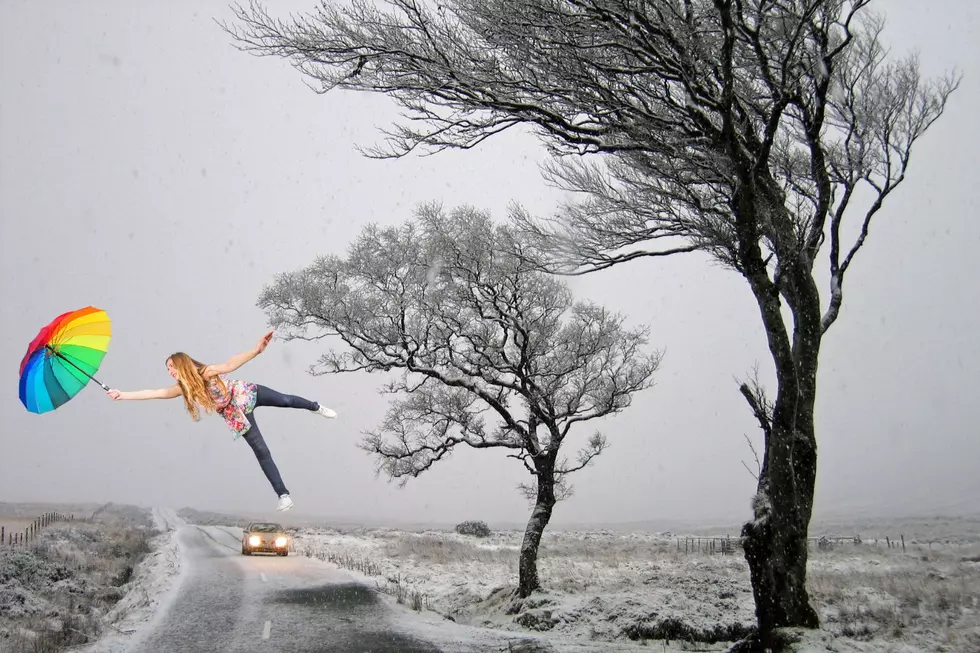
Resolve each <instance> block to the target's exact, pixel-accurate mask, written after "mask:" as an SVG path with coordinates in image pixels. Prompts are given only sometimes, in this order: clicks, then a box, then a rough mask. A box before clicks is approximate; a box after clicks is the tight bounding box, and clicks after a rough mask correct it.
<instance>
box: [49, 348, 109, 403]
mask: <svg viewBox="0 0 980 653" xmlns="http://www.w3.org/2000/svg"><path fill="white" fill-rule="evenodd" d="M44 347H45V348H46V349H50V350H51V351H52V352H54V355H55V356H57V357H58V358H60V359H61V360H63V361H65V362H67V363H68V364H69V365H71V366H72V367H74V368H75V369H76V370H78V371H79V372H81V373H82V374H84V375H85V376H87V377H88V378H90V379H92V380H93V381H95V382H96V383H98V384H99V385H100V386H102V389H103V390H105V391H106V392H108V391H109V386H107V385H106V384H105V383H102V381H99V380H98V379H97V378H95V377H94V376H92V375H91V374H89V373H88V372H86V371H85V370H83V369H82V368H80V367H79V366H78V365H75V364H74V363H73V362H71V361H70V360H69V359H68V358H67V357H66V356H64V355H62V353H61V352H60V351H58V350H56V349H55V348H54V347H52V346H51V345H44Z"/></svg>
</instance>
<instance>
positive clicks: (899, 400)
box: [0, 0, 980, 523]
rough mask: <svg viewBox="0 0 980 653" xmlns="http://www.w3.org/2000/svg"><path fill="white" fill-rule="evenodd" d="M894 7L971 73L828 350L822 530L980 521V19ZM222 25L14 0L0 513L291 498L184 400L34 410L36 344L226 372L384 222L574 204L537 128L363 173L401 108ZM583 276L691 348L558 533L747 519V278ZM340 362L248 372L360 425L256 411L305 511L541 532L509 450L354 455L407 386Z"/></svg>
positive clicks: (918, 165) (945, 58)
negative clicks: (405, 473)
mask: <svg viewBox="0 0 980 653" xmlns="http://www.w3.org/2000/svg"><path fill="white" fill-rule="evenodd" d="M875 4H876V5H877V7H878V9H880V10H886V11H887V12H888V13H887V15H888V21H889V22H888V26H887V28H886V32H885V38H886V39H887V41H888V42H889V43H890V44H891V45H892V46H893V48H894V49H895V52H896V53H902V52H905V51H907V50H909V49H917V50H918V51H919V52H920V55H921V58H922V66H923V70H924V71H925V73H926V74H929V75H931V74H934V73H937V72H941V71H943V70H945V69H948V68H950V67H953V66H956V67H958V68H959V69H960V70H962V71H963V72H964V73H965V78H964V80H963V84H962V86H961V88H960V89H959V91H957V92H956V93H955V94H954V96H953V98H952V101H951V104H950V106H949V108H948V110H947V112H946V114H945V115H944V116H943V117H942V119H941V120H940V121H939V123H938V124H937V125H935V126H934V127H933V129H932V130H931V131H930V132H929V133H928V134H927V135H926V137H925V138H924V140H923V141H921V142H920V143H919V144H918V146H917V147H916V148H915V151H914V155H913V157H914V159H913V163H912V166H911V170H910V173H909V178H908V180H907V182H906V183H905V184H904V185H903V186H902V187H901V189H900V190H898V191H897V192H896V194H895V195H894V196H893V197H891V198H890V200H889V201H888V203H887V205H886V207H885V209H884V211H883V213H882V214H880V216H879V217H878V218H877V219H876V221H875V222H874V224H873V228H872V233H871V236H870V239H869V241H868V244H867V246H866V247H865V249H864V250H863V252H862V254H861V255H860V256H859V259H858V261H857V262H856V264H855V265H854V266H853V267H852V270H851V272H850V275H849V278H848V286H847V296H846V300H845V306H844V309H843V312H842V316H841V319H840V320H839V321H838V323H837V324H836V325H835V326H834V328H833V330H832V331H831V332H830V334H829V336H828V337H827V339H826V340H825V345H824V351H823V354H822V359H821V371H820V383H821V385H820V390H819V402H818V417H817V423H818V437H819V446H820V462H819V474H818V485H817V500H816V513H817V515H818V516H820V515H831V514H834V515H875V514H882V515H885V514H887V515H906V514H930V513H933V512H943V513H962V512H966V511H971V510H975V508H974V506H975V502H976V498H977V497H978V496H980V474H977V472H976V470H977V461H978V460H980V437H978V431H977V426H976V425H977V419H976V413H975V407H976V398H975V394H976V391H975V380H976V374H977V371H978V365H977V362H978V356H977V354H978V346H977V342H978V337H977V335H978V330H977V322H978V320H977V317H978V307H977V300H978V294H977V290H976V288H977V285H976V282H975V279H976V277H977V275H978V274H980V257H978V256H977V252H978V251H980V220H978V219H977V208H978V203H977V183H976V171H977V170H978V169H980V160H978V157H980V154H978V153H980V134H978V128H977V116H978V115H980V65H978V62H980V56H978V55H980V52H978V49H980V48H978V45H977V43H978V42H980V38H978V37H980V4H978V3H976V2H974V1H973V0H934V1H933V2H929V3H923V2H919V1H917V0H891V1H890V2H877V3H875ZM271 5H272V10H273V12H274V13H277V14H285V13H286V12H288V11H303V10H307V9H312V8H314V7H315V2H314V0H288V1H280V0H277V1H276V2H274V3H271ZM214 17H219V18H221V17H224V18H229V17H231V12H230V10H229V9H228V6H227V4H226V3H225V2H213V1H208V2H203V1H199V0H194V1H193V2H191V1H190V0H183V1H181V2H167V3H163V2H150V1H149V0H126V1H125V2H123V1H121V0H116V1H112V2H109V1H104V0H103V1H100V2H87V3H77V2H67V1H65V0H59V1H55V0H50V1H48V2H29V1H26V0H0V216H2V232H0V297H2V303H0V310H2V318H3V321H2V324H3V330H2V332H3V334H4V338H3V340H2V342H0V369H2V370H5V372H4V375H3V379H5V380H4V382H3V385H2V390H0V413H2V414H3V420H2V422H0V500H3V501H27V500H38V501H63V500H70V499H78V500H83V501H116V502H133V503H140V504H164V505H170V506H174V507H181V506H193V507H197V508H202V509H208V508H222V509H234V510H241V511H268V510H270V509H271V508H272V507H273V506H274V503H275V495H274V493H273V492H272V490H271V488H270V487H269V485H268V484H267V482H266V480H265V478H264V477H263V476H262V473H261V471H260V470H259V467H258V465H257V463H256V461H255V459H254V457H253V455H252V452H251V451H250V450H249V448H248V446H247V445H246V444H245V443H244V442H243V441H233V440H232V434H231V432H230V431H229V430H228V429H227V428H226V427H225V425H224V424H223V423H222V421H221V420H220V419H219V418H217V417H214V416H207V417H205V419H204V420H203V421H201V422H199V423H194V422H192V421H191V420H190V419H189V418H188V416H187V414H186V413H185V412H184V409H183V406H182V402H181V401H180V400H179V399H178V400H173V401H151V402H118V403H114V402H112V401H110V400H109V399H108V398H107V397H106V395H105V393H104V392H102V390H101V389H99V388H98V386H95V385H90V386H89V387H88V388H86V389H85V390H84V391H83V392H82V393H81V394H80V395H79V396H77V397H76V398H75V399H73V400H72V401H71V402H69V403H68V404H67V405H66V406H64V407H62V408H61V409H59V410H57V411H55V412H53V413H48V414H44V415H40V416H38V415H34V414H30V413H28V412H27V411H26V410H25V409H24V407H23V406H22V405H21V404H20V402H19V400H18V398H17V385H18V377H17V369H18V365H19V363H20V360H21V357H22V356H23V355H24V352H25V348H26V346H27V344H28V343H29V342H30V340H31V339H32V338H33V337H34V336H35V334H36V333H37V330H38V329H39V328H40V327H41V326H43V325H44V324H46V323H47V322H48V321H49V320H51V319H52V318H54V317H55V316H56V315H58V314H59V313H62V312H64V311H66V310H70V309H75V308H80V307H83V306H86V305H88V304H93V305H95V306H98V307H101V308H104V309H106V310H107V311H108V312H109V315H110V316H111V317H112V319H113V324H114V336H113V340H112V343H111V345H110V350H109V354H108V356H107V357H106V359H105V361H104V363H103V365H102V369H101V372H100V375H99V378H100V379H101V380H103V381H105V382H106V383H108V384H109V385H110V386H112V387H118V388H120V389H123V390H136V389H140V388H155V387H163V386H165V385H167V384H168V383H169V382H170V378H169V377H168V376H167V373H166V370H165V367H164V361H165V359H166V357H167V355H168V354H170V353H171V352H173V351H175V350H185V351H188V352H190V353H191V354H192V355H194V356H196V357H198V358H201V359H204V360H207V361H219V360H223V359H225V358H227V357H228V356H230V355H232V354H234V353H237V352H239V351H242V350H245V349H247V348H249V347H251V346H253V345H254V343H255V341H256V339H257V338H258V337H259V336H260V335H261V334H262V332H263V330H264V329H265V316H264V314H263V313H262V312H261V311H260V310H259V309H258V308H256V307H255V301H256V297H257V294H258V292H259V291H260V289H261V287H262V285H263V284H264V283H266V282H267V281H269V280H270V279H271V278H272V277H273V275H275V274H276V273H278V272H280V271H284V270H289V269H293V268H296V267H298V266H301V265H304V264H306V263H307V262H309V261H310V260H311V259H312V258H313V257H314V256H316V255H318V254H323V253H330V252H334V253H342V252H343V251H344V249H345V247H346V246H347V243H348V242H349V241H350V239H351V238H352V237H354V236H355V234H356V233H357V232H358V231H359V229H360V228H361V227H362V226H363V225H364V224H366V223H368V222H371V221H375V222H380V223H386V224H387V223H396V222H399V221H401V220H402V219H404V218H406V217H408V216H409V214H410V213H411V211H412V209H413V207H414V206H415V205H416V204H417V203H419V202H422V201H427V200H432V199H437V200H441V201H443V202H444V203H445V204H447V205H454V204H459V203H470V204H473V205H476V206H480V207H484V208H487V209H489V210H491V211H493V212H494V214H495V215H496V216H500V217H502V216H503V215H504V211H505V209H506V206H507V204H508V202H510V201H511V200H517V201H519V202H521V203H523V204H524V205H526V206H528V207H529V208H531V209H532V210H535V211H538V212H547V211H549V210H551V209H552V208H553V207H554V205H555V202H556V200H557V199H559V197H560V196H559V195H558V193H557V191H555V190H554V189H551V188H549V187H547V186H546V185H545V183H544V182H543V181H542V179H541V177H540V175H539V171H538V165H539V164H540V163H541V162H542V161H543V160H544V156H545V154H544V151H543V149H542V148H541V147H540V146H539V145H538V143H537V142H536V141H535V140H534V139H533V138H532V137H530V136H528V135H526V134H521V133H518V132H514V133H512V134H507V135H504V136H500V137H497V138H495V139H492V140H490V141H488V142H486V143H485V144H483V145H482V146H480V147H479V148H477V149H475V150H471V151H468V152H456V153H446V154H442V155H439V156H435V157H429V158H419V157H412V158H408V159H403V160H399V161H390V162H378V161H373V160H369V159H367V158H364V157H362V156H361V155H360V154H358V153H357V151H356V150H355V145H357V144H360V145H370V144H373V143H375V142H376V141H377V140H378V139H379V138H380V133H379V132H378V128H381V127H384V126H386V125H389V124H390V122H391V120H392V119H393V118H394V117H395V116H396V109H395V107H394V106H393V105H392V103H391V102H390V101H389V100H388V99H387V98H385V97H382V96H377V95H363V94H354V93H342V92H337V93H333V94H330V95H326V96H318V95H316V94H315V93H313V92H312V91H311V90H310V89H309V88H307V86H306V85H305V84H304V80H303V78H302V77H301V76H300V75H299V74H298V73H297V72H296V71H294V70H293V69H292V68H291V67H290V66H289V65H288V63H287V62H285V61H283V60H282V59H276V58H265V59H260V58H255V57H252V56H249V55H247V54H244V53H241V52H238V51H237V50H235V49H234V48H233V47H232V45H231V43H230V40H229V38H228V36H227V35H226V34H225V33H224V32H222V31H221V30H220V29H219V27H218V26H217V25H216V24H215V23H214V21H213V18H214ZM573 286H574V287H575V289H576V291H577V292H578V293H579V294H580V295H581V296H588V297H591V298H594V299H597V300H599V301H602V302H603V303H605V304H606V305H607V306H609V307H612V308H614V309H617V310H621V311H624V312H627V313H628V314H629V316H630V318H631V320H633V321H634V322H636V323H647V324H650V325H651V327H652V344H653V346H656V347H660V348H664V349H665V350H666V358H665V360H664V363H663V367H662V369H661V371H660V372H659V374H658V375H657V379H656V380H657V385H656V386H655V387H654V388H653V389H651V390H648V391H646V392H645V393H644V394H642V395H640V396H639V397H638V398H637V400H636V401H635V403H634V405H633V407H631V408H630V409H629V410H627V411H626V412H625V413H623V414H621V415H618V416H616V417H615V418H612V419H608V420H606V421H605V422H604V423H603V424H602V425H601V427H602V428H603V430H604V431H605V432H606V433H607V434H608V435H609V438H610V442H611V444H612V447H611V448H610V449H609V451H608V452H606V453H605V454H603V455H602V456H601V457H600V458H599V459H598V460H597V461H596V462H595V464H594V465H593V466H592V467H590V468H588V469H587V470H585V471H582V472H580V473H578V475H577V477H576V478H575V485H576V490H577V492H576V495H575V496H574V497H573V498H572V499H571V500H569V501H568V502H566V503H564V504H561V505H560V507H559V508H558V509H557V511H556V515H555V522H556V523H559V522H568V521H589V522H600V521H626V520H646V519H657V518H685V519H695V520H725V521H728V520H736V519H742V518H745V517H746V516H748V515H749V499H750V497H751V495H752V493H753V491H754V480H753V479H752V478H751V476H750V475H749V473H748V472H747V471H746V470H745V468H744V467H743V466H742V461H743V460H745V461H749V460H750V459H751V454H750V452H749V450H748V447H747V445H746V443H745V440H744V438H743V434H746V433H747V434H749V435H750V437H752V438H753V440H754V441H755V442H759V435H760V434H759V431H758V429H757V427H756V426H755V425H754V424H753V421H752V417H751V415H750V413H749V411H748V409H747V407H746V406H745V405H744V401H743V399H742V397H741V396H740V395H739V393H738V391H737V387H736V384H735V382H734V380H733V377H735V376H742V375H744V374H746V373H747V372H749V371H750V369H751V368H752V366H753V364H755V363H756V362H759V363H760V364H761V366H762V370H763V372H764V373H765V375H766V376H767V377H769V376H770V375H769V366H770V364H769V359H768V355H767V351H766V348H765V340H764V337H763V334H762V331H761V329H760V326H759V320H758V317H757V311H756V308H755V305H754V303H753V300H752V298H751V296H750V293H749V290H748V288H747V286H746V285H745V284H744V283H743V282H742V281H741V280H740V279H739V278H738V277H736V276H735V275H734V274H733V273H731V272H728V271H725V270H722V269H720V268H719V267H718V266H716V265H713V264H711V263H710V262H708V261H707V260H706V259H705V258H703V257H696V256H689V257H687V258H673V259H669V260H657V261H645V262H638V263H633V264H629V265H624V266H621V267H618V268H614V269H612V270H609V271H605V272H602V273H599V274H596V275H593V276H589V277H585V278H581V279H577V280H575V281H573ZM324 346H326V343H320V344H318V345H312V344H308V343H283V342H280V341H274V342H273V343H272V344H271V345H270V347H269V349H268V350H267V352H266V353H265V354H264V355H262V356H260V357H259V358H257V359H256V360H254V361H253V362H251V363H249V364H248V365H247V366H246V367H245V368H243V369H242V370H241V371H240V372H239V373H238V375H240V376H244V377H247V378H250V379H252V380H255V381H257V382H260V383H263V384H266V385H269V386H271V387H273V388H276V389H278V390H280V391H283V392H290V393H297V394H301V395H304V396H307V397H310V398H313V399H317V400H320V401H321V402H323V403H325V404H326V405H328V406H330V407H332V408H334V409H335V410H337V411H338V412H339V414H340V418H339V419H338V420H336V421H333V422H327V421H324V420H322V419H320V418H317V417H314V416H310V415H307V414H304V413H300V412H295V411H282V410H277V409H272V408H265V409H262V410H260V411H259V412H258V413H257V415H258V419H259V421H260V424H261V426H262V429H263V432H264V433H265V436H266V439H267V441H268V443H269V446H270V447H271V449H272V452H273V454H274V456H275V458H276V460H277V462H278V464H279V466H280V469H281V471H282V473H283V475H284V477H285V480H286V482H287V484H288V486H289V488H290V490H291V491H292V494H293V497H294V500H295V501H296V509H295V510H296V511H297V513H306V514H320V515H327V516H336V517H354V518H358V517H364V518H371V519H380V520H389V521H396V520H397V521H402V520H427V521H428V520H439V521H447V522H452V521H457V520H462V519H468V518H476V519H486V520H488V521H502V520H506V521H522V520H524V519H526V517H527V514H528V506H527V503H526V502H525V500H524V499H523V498H522V497H521V496H520V495H519V494H518V492H517V491H516V490H515V489H513V488H514V486H515V485H516V484H517V483H518V482H519V481H521V480H523V479H524V472H523V470H522V468H521V466H520V465H519V464H517V463H516V461H513V460H508V459H505V458H504V457H503V456H502V455H495V454H493V453H491V454H486V453H483V452H480V453H476V452H466V451H461V452H459V453H457V454H456V455H454V456H453V457H452V458H451V459H449V460H446V461H444V462H443V463H441V464H439V465H437V466H436V467H435V468H434V469H433V470H432V471H431V472H429V473H427V474H425V475H423V476H422V477H421V478H419V479H415V480H413V481H411V482H410V483H409V484H408V486H407V487H406V488H404V489H399V488H398V487H397V486H396V485H394V484H389V483H388V482H386V481H385V480H384V479H383V478H376V477H375V476H374V471H373V461H372V460H371V459H370V458H369V457H368V456H367V455H366V454H365V453H363V452H362V451H360V450H359V449H357V448H356V447H355V443H356V441H357V440H358V439H359V437H360V435H359V434H360V432H361V431H363V430H365V429H368V428H371V427H373V426H375V425H376V424H377V422H378V421H379V420H380V419H381V417H382V414H383V410H384V406H385V403H384V399H383V398H382V397H380V396H379V395H377V394H376V392H375V390H376V388H377V387H378V383H379V381H380V379H378V378H375V377H371V376H367V375H353V376H345V377H332V376H331V377H318V378H314V377H311V376H310V375H309V374H307V373H306V371H305V370H306V367H307V365H308V364H309V363H310V362H312V361H313V360H314V359H315V357H316V355H317V353H318V351H320V348H322V347H324ZM590 433H591V429H583V430H582V431H581V432H580V433H579V438H580V441H582V440H584V438H586V437H587V436H588V435H589V434H590ZM576 444H577V443H576Z"/></svg>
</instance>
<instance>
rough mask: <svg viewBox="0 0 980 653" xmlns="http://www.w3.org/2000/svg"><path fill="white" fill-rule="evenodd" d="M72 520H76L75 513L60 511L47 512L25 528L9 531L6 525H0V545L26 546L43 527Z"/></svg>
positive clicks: (35, 537)
mask: <svg viewBox="0 0 980 653" xmlns="http://www.w3.org/2000/svg"><path fill="white" fill-rule="evenodd" d="M71 521H75V515H74V514H70V515H66V514H63V513H60V512H46V513H44V514H43V515H41V516H40V517H38V518H36V519H35V520H34V521H33V522H31V523H30V524H28V525H27V526H26V527H25V528H24V530H20V529H19V528H18V529H17V530H13V529H11V530H10V531H8V530H7V527H6V526H5V525H4V526H0V546H26V545H27V544H29V543H30V542H33V541H34V540H36V539H37V536H38V535H39V534H40V532H41V529H43V528H45V527H46V526H50V525H51V524H54V523H55V522H71Z"/></svg>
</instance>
